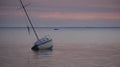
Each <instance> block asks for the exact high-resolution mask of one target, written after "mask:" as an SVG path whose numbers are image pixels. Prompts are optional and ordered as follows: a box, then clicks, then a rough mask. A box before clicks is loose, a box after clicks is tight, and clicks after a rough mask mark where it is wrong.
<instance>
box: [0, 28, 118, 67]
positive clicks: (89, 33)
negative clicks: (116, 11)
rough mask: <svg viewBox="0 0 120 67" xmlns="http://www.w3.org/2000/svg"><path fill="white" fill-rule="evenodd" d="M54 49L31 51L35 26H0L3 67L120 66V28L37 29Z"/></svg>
mask: <svg viewBox="0 0 120 67" xmlns="http://www.w3.org/2000/svg"><path fill="white" fill-rule="evenodd" d="M36 31H37V33H38V36H39V38H42V37H44V36H45V35H50V36H51V38H52V39H53V45H54V47H53V50H41V51H37V52H36V51H32V50H31V47H32V46H33V44H34V42H35V41H36V38H35V36H34V33H33V31H32V29H30V33H28V31H27V28H0V67H120V28H59V29H57V30H54V28H36Z"/></svg>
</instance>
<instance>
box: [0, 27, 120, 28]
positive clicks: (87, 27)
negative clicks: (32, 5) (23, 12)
mask: <svg viewBox="0 0 120 67" xmlns="http://www.w3.org/2000/svg"><path fill="white" fill-rule="evenodd" d="M0 28H27V27H0ZM30 28H31V27H30ZM35 28H120V27H35Z"/></svg>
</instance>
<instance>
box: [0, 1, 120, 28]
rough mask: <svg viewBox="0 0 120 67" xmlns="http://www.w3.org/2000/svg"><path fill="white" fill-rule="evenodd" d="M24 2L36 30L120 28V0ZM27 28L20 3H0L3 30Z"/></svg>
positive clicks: (0, 24)
mask: <svg viewBox="0 0 120 67" xmlns="http://www.w3.org/2000/svg"><path fill="white" fill-rule="evenodd" d="M22 1H23V2H24V5H25V6H26V9H27V12H28V14H29V16H30V19H31V21H32V23H33V25H34V26H35V27H120V0H22ZM28 4H29V5H28ZM26 25H30V24H29V23H28V20H27V18H26V16H25V14H24V11H23V9H22V8H21V4H20V2H19V0H9V1H8V0H0V27H26Z"/></svg>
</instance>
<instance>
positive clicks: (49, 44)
mask: <svg viewBox="0 0 120 67" xmlns="http://www.w3.org/2000/svg"><path fill="white" fill-rule="evenodd" d="M52 48H53V41H52V39H51V38H49V37H47V36H45V37H43V38H41V39H39V40H38V41H36V42H35V44H34V46H33V47H32V49H33V50H43V49H52Z"/></svg>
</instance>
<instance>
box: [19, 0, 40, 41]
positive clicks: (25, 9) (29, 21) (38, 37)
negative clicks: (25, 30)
mask: <svg viewBox="0 0 120 67" xmlns="http://www.w3.org/2000/svg"><path fill="white" fill-rule="evenodd" d="M20 3H21V5H22V8H23V10H24V12H25V14H26V17H27V19H28V21H29V23H30V25H31V27H32V29H33V32H34V34H35V36H36V38H37V40H39V37H38V35H37V32H36V30H35V28H34V26H33V24H32V21H31V20H30V17H29V15H28V13H27V10H26V8H25V6H24V4H23V2H22V0H20Z"/></svg>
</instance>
